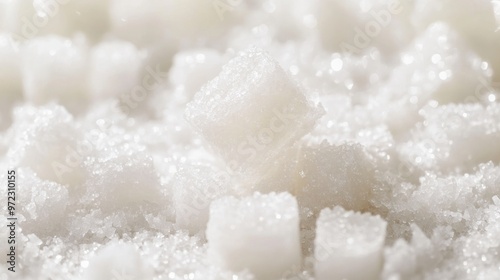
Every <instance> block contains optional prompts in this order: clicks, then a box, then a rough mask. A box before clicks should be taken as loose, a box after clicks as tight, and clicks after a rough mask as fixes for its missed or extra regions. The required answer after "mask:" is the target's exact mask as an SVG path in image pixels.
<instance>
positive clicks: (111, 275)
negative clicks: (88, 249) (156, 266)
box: [85, 241, 153, 280]
mask: <svg viewBox="0 0 500 280" xmlns="http://www.w3.org/2000/svg"><path fill="white" fill-rule="evenodd" d="M152 272H153V270H152V268H151V267H150V266H149V265H148V264H147V263H146V262H145V261H144V260H143V258H142V257H141V255H140V254H139V251H138V250H137V249H136V248H135V246H134V245H133V244H130V243H118V242H115V241H112V242H109V243H108V244H106V245H105V246H104V247H103V248H101V249H100V250H99V251H98V252H97V255H95V256H94V257H93V258H92V259H91V260H90V263H89V267H88V269H87V270H86V271H85V279H89V280H109V279H116V280H121V279H144V280H146V279H153V277H152V276H153V275H152Z"/></svg>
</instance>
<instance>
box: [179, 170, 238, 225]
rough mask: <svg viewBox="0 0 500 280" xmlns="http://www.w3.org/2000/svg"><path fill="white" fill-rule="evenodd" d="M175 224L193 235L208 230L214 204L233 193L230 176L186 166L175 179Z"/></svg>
mask: <svg viewBox="0 0 500 280" xmlns="http://www.w3.org/2000/svg"><path fill="white" fill-rule="evenodd" d="M173 186H174V198H173V202H174V207H175V217H176V218H175V221H176V223H177V226H179V227H180V228H186V229H188V230H189V232H190V233H197V232H199V231H200V230H204V229H205V227H206V224H207V222H208V214H209V207H210V203H211V202H212V201H213V200H215V199H217V198H220V197H222V196H224V195H227V194H229V191H230V177H229V174H227V173H226V172H225V171H223V170H217V169H216V168H214V167H211V166H207V165H192V166H188V165H186V166H184V167H182V168H181V169H180V170H179V171H177V173H176V175H175V177H174V180H173Z"/></svg>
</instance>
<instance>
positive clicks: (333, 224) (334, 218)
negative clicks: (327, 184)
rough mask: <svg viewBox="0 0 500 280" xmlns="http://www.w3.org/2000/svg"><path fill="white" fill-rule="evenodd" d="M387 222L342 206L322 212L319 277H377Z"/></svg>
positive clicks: (318, 227) (316, 250)
mask: <svg viewBox="0 0 500 280" xmlns="http://www.w3.org/2000/svg"><path fill="white" fill-rule="evenodd" d="M386 224H387V223H386V222H385V221H384V220H383V219H382V218H380V217H378V216H372V215H370V214H361V213H356V212H351V211H345V210H344V209H343V208H341V207H335V208H334V209H333V210H330V209H328V208H326V209H324V210H322V211H321V213H320V216H319V218H318V221H317V224H316V239H315V241H314V259H315V264H314V271H315V276H316V279H317V280H335V279H350V280H354V279H360V280H361V279H378V276H379V275H380V272H381V270H382V265H383V246H384V241H385V231H386Z"/></svg>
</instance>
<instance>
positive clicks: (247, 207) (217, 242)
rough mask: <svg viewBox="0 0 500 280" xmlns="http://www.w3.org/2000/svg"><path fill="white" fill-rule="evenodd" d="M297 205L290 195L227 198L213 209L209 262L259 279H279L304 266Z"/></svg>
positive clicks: (272, 194) (211, 211) (211, 212)
mask: <svg viewBox="0 0 500 280" xmlns="http://www.w3.org/2000/svg"><path fill="white" fill-rule="evenodd" d="M298 216H299V214H298V209H297V202H296V200H295V198H294V197H293V196H292V195H290V194H289V193H270V194H260V193H255V194H254V195H253V196H250V197H245V198H242V199H236V198H234V197H224V198H221V199H219V200H216V201H214V202H213V203H212V205H211V206H210V220H209V222H208V227H207V239H208V256H209V260H210V262H212V263H213V264H215V265H218V266H221V267H223V268H226V269H230V270H232V271H235V272H236V271H242V270H245V269H248V270H249V271H250V272H251V273H253V274H254V275H255V276H256V277H257V279H279V278H280V277H282V276H283V275H284V274H285V273H286V272H287V271H289V270H291V269H292V268H293V267H296V266H299V265H300V262H301V249H300V240H299V217H298Z"/></svg>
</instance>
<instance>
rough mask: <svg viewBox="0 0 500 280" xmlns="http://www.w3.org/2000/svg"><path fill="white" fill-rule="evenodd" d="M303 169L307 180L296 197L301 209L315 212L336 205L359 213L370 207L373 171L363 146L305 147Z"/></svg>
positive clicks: (302, 161)
mask: <svg viewBox="0 0 500 280" xmlns="http://www.w3.org/2000/svg"><path fill="white" fill-rule="evenodd" d="M300 165H301V171H300V172H301V173H302V176H303V177H304V179H303V184H302V186H301V187H300V188H299V189H298V190H297V197H298V200H299V204H301V205H302V206H306V207H308V208H310V209H311V210H313V211H315V212H319V211H320V210H321V209H323V208H325V207H333V206H335V205H340V206H342V207H344V208H346V209H349V210H358V211H359V210H363V209H364V208H366V207H367V206H368V199H369V197H370V192H371V187H372V185H373V184H374V171H373V167H372V165H371V163H370V162H369V160H368V158H367V157H366V155H365V154H364V152H363V149H362V146H361V145H359V144H357V145H351V144H344V145H341V146H333V145H329V144H328V143H326V142H323V143H322V144H321V145H319V146H316V147H305V148H304V149H303V153H302V156H301V158H300Z"/></svg>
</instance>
